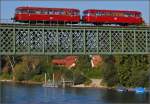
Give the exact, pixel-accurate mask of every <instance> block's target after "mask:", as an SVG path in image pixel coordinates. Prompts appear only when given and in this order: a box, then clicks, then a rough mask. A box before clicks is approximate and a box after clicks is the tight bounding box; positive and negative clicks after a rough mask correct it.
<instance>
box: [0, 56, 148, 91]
mask: <svg viewBox="0 0 150 104" xmlns="http://www.w3.org/2000/svg"><path fill="white" fill-rule="evenodd" d="M63 57H65V56H2V58H1V60H2V70H1V72H0V81H3V82H15V83H27V84H43V83H44V79H45V78H44V74H45V73H46V74H47V76H48V77H47V79H46V80H48V79H53V77H52V76H53V74H55V78H54V80H55V81H56V82H59V81H60V80H61V79H62V77H63V78H64V80H66V81H67V80H72V81H74V85H75V86H73V87H83V88H84V87H95V88H109V89H111V88H114V87H115V86H118V85H122V86H124V87H126V88H135V87H145V88H148V87H149V75H150V70H149V68H150V55H101V57H102V60H103V61H102V63H99V65H98V66H97V67H95V68H92V66H91V57H90V56H89V55H83V56H78V59H77V62H76V66H75V67H73V68H70V69H69V68H66V67H64V66H59V65H53V64H52V60H53V59H54V58H63ZM102 79H103V80H102Z"/></svg>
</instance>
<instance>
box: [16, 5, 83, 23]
mask: <svg viewBox="0 0 150 104" xmlns="http://www.w3.org/2000/svg"><path fill="white" fill-rule="evenodd" d="M14 20H15V21H17V22H29V21H30V22H42V21H44V22H58V23H78V22H80V11H79V10H78V9H69V8H43V7H17V8H16V13H15V17H14Z"/></svg>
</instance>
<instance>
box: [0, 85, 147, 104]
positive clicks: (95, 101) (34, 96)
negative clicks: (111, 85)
mask: <svg viewBox="0 0 150 104" xmlns="http://www.w3.org/2000/svg"><path fill="white" fill-rule="evenodd" d="M149 95H150V94H149V93H145V94H136V93H135V92H126V93H118V92H116V91H114V90H108V89H98V88H43V87H42V86H41V85H25V84H12V83H0V104H109V103H119V104H121V103H127V104H128V103H132V104H133V103H135V104H137V103H140V104H141V103H146V104H148V103H149V100H150V99H149V97H150V96H149Z"/></svg>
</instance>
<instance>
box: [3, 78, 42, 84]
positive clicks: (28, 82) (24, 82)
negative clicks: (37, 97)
mask: <svg viewBox="0 0 150 104" xmlns="http://www.w3.org/2000/svg"><path fill="white" fill-rule="evenodd" d="M0 82H8V83H22V84H43V82H35V81H30V80H29V81H14V80H4V79H3V80H0Z"/></svg>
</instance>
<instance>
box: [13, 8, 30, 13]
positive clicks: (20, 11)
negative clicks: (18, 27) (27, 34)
mask: <svg viewBox="0 0 150 104" xmlns="http://www.w3.org/2000/svg"><path fill="white" fill-rule="evenodd" d="M15 13H16V14H21V13H28V10H20V9H17V10H16V11H15Z"/></svg>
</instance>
